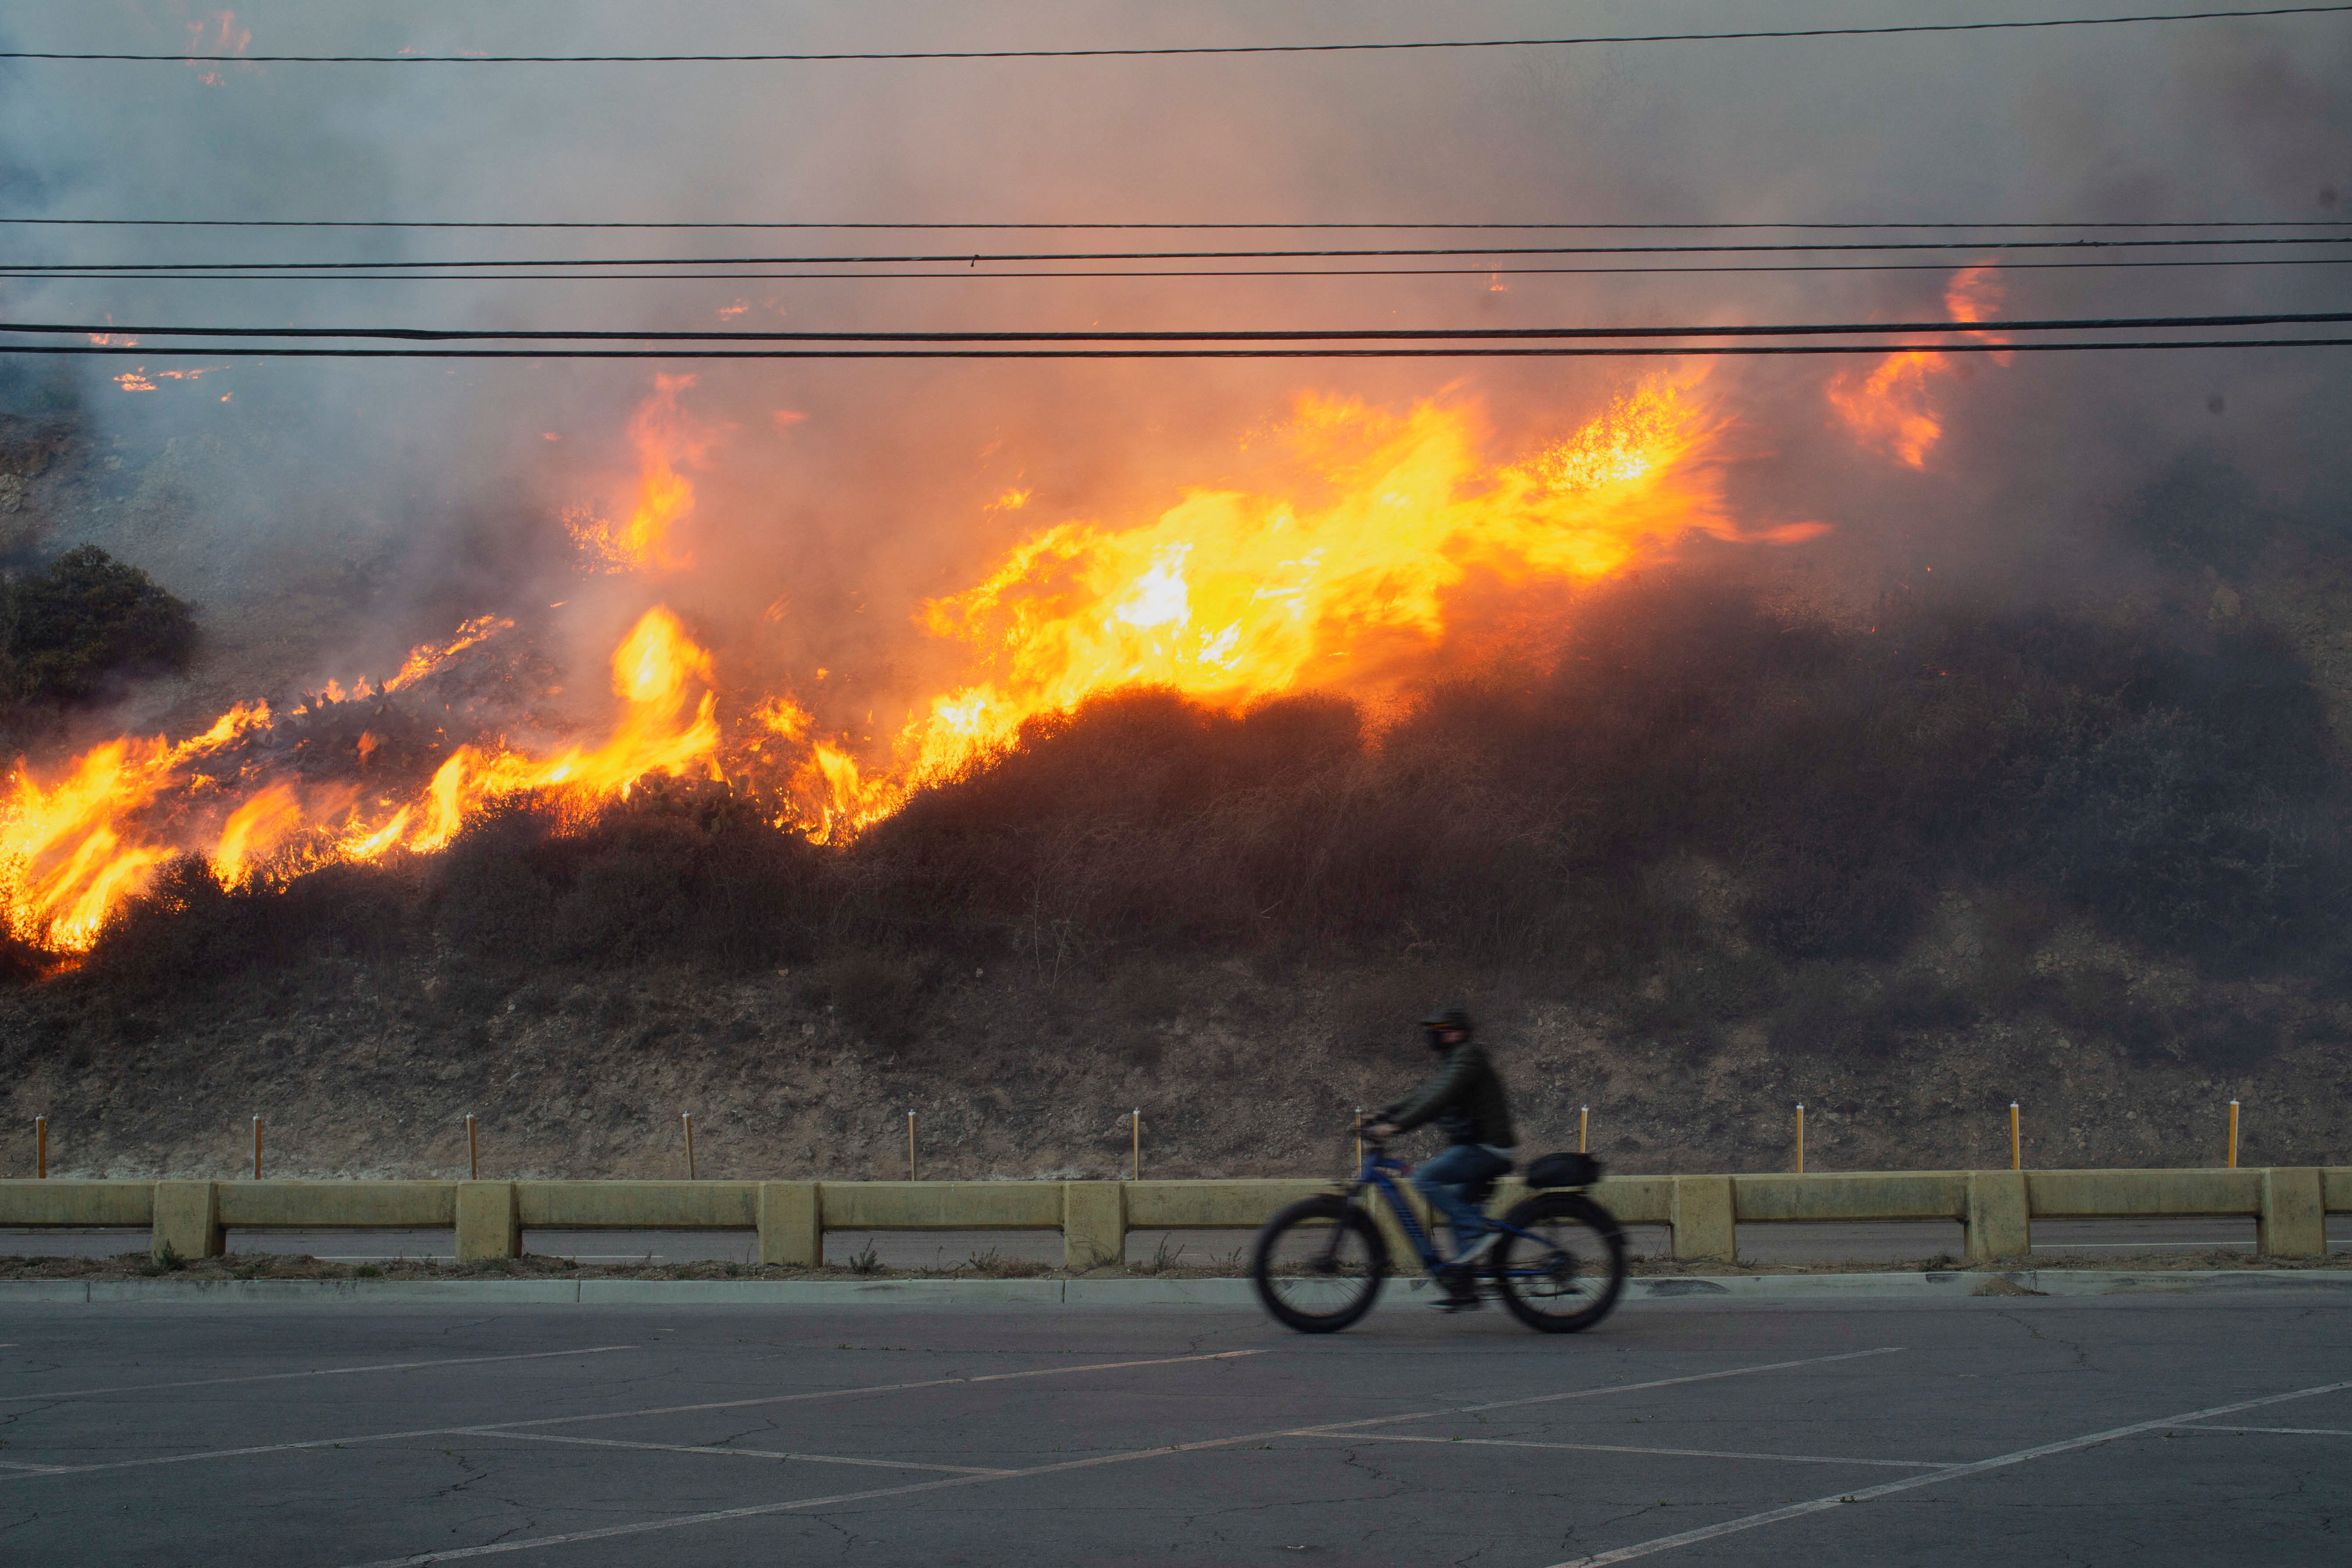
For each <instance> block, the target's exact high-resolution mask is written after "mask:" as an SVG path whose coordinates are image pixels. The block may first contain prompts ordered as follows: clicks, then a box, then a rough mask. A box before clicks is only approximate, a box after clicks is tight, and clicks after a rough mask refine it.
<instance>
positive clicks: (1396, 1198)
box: [1332, 1148, 1552, 1279]
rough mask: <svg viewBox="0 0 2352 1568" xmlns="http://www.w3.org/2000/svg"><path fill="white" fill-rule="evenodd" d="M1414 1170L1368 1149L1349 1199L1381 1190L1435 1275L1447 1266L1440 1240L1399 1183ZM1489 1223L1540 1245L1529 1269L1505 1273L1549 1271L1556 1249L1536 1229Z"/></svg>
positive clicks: (1423, 1262)
mask: <svg viewBox="0 0 2352 1568" xmlns="http://www.w3.org/2000/svg"><path fill="white" fill-rule="evenodd" d="M1411 1171H1412V1166H1410V1165H1407V1164H1406V1163H1404V1162H1403V1161H1402V1160H1394V1159H1391V1158H1390V1157H1389V1156H1388V1155H1386V1154H1384V1153H1382V1152H1381V1151H1380V1150H1379V1149H1378V1148H1368V1149H1366V1150H1365V1151H1364V1163H1363V1164H1362V1165H1361V1166H1360V1168H1359V1169H1358V1170H1357V1172H1356V1174H1355V1177H1354V1179H1353V1180H1351V1181H1350V1182H1349V1184H1348V1201H1349V1203H1358V1202H1361V1201H1362V1196H1363V1192H1364V1189H1365V1188H1367V1187H1370V1188H1372V1189H1374V1190H1376V1191H1377V1192H1379V1194H1381V1197H1382V1198H1384V1199H1386V1200H1387V1202H1388V1205H1389V1212H1390V1213H1391V1214H1393V1215H1396V1220H1397V1224H1398V1225H1399V1226H1401V1227H1402V1229H1403V1231H1404V1234H1405V1239H1406V1240H1408V1241H1410V1242H1412V1249H1413V1251H1414V1252H1415V1253H1416V1254H1418V1255H1419V1256H1420V1258H1421V1267H1422V1270H1423V1272H1424V1273H1427V1274H1434V1273H1436V1272H1437V1270H1438V1269H1439V1268H1442V1267H1444V1262H1445V1260H1444V1258H1440V1257H1438V1256H1437V1243H1436V1242H1435V1240H1434V1239H1433V1238H1432V1237H1431V1236H1430V1233H1429V1232H1428V1231H1425V1230H1423V1229H1422V1227H1421V1219H1420V1216H1419V1215H1415V1214H1414V1213H1413V1212H1412V1203H1411V1202H1410V1201H1408V1200H1407V1199H1406V1197H1405V1195H1404V1189H1403V1188H1402V1187H1401V1186H1399V1185H1398V1184H1397V1180H1396V1179H1397V1178H1398V1177H1399V1176H1402V1175H1405V1174H1408V1173H1410V1172H1411ZM1486 1225H1487V1227H1488V1228H1489V1229H1491V1230H1496V1231H1499V1232H1501V1233H1502V1234H1503V1235H1505V1236H1507V1237H1509V1236H1516V1237H1519V1238H1520V1239H1522V1240H1524V1241H1528V1242H1531V1243H1533V1244H1534V1245H1535V1247H1536V1248H1537V1251H1536V1254H1535V1258H1536V1259H1537V1261H1536V1262H1533V1263H1531V1264H1530V1265H1529V1266H1528V1267H1525V1268H1511V1269H1507V1270H1505V1272H1507V1273H1508V1274H1509V1275H1511V1277H1512V1278H1514V1279H1521V1278H1524V1279H1538V1278H1540V1277H1542V1276H1543V1275H1544V1274H1546V1273H1547V1272H1549V1261H1550V1259H1549V1254H1550V1252H1551V1251H1552V1243H1551V1242H1549V1240H1547V1239H1545V1238H1544V1237H1540V1236H1538V1235H1536V1234H1535V1233H1534V1232H1532V1231H1525V1230H1521V1229H1520V1228H1519V1227H1518V1226H1515V1225H1505V1224H1504V1223H1503V1222H1502V1221H1501V1220H1499V1219H1496V1218H1495V1217H1494V1216H1493V1215H1488V1216H1487V1217H1486ZM1338 1244H1339V1232H1338V1230H1337V1229H1336V1228H1335V1229H1334V1230H1333V1232H1332V1245H1333V1246H1335V1247H1336V1246H1337V1245H1338Z"/></svg>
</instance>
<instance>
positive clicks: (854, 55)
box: [0, 5, 2352, 66]
mask: <svg viewBox="0 0 2352 1568" xmlns="http://www.w3.org/2000/svg"><path fill="white" fill-rule="evenodd" d="M2344 11H2352V5H2273V6H2265V7H2263V8H2261V9H2258V10H2231V11H2160V12H2150V13H2144V14H2142V15H2138V16H2044V17H2029V18H2023V19H2021V20H2016V21H2005V22H1906V23H1895V24H1890V25H1887V26H1875V27H1777V28H1752V29H1747V30H1743V31H1738V32H1719V33H1599V34H1588V35H1585V36H1583V37H1551V38H1426V39H1408V40H1401V41H1398V42H1394V43H1371V42H1366V43H1307V44H1179V45H1167V46H1161V47H1122V48H1095V49H906V50H841V51H835V52H830V53H805V54H786V53H759V54H691V55H492V54H466V55H423V54H396V55H219V54H213V55H202V54H187V53H179V54H152V53H128V52H115V51H94V50H62V49H11V50H0V59H7V60H92V61H143V62H150V63H154V64H162V65H181V64H196V65H377V66H512V65H541V66H553V65H755V64H778V65H795V64H799V65H808V64H822V63H826V62H832V61H845V60H1066V59H1141V58H1168V57H1175V56H1202V55H1332V54H1372V53H1397V52H1402V51H1412V50H1431V49H1528V48H1560V47H1570V46H1573V45H1586V44H1701V43H1730V42H1739V41H1767V40H1775V39H1782V40H1786V39H1800V38H1876V37H1898V36H1902V35H1906V34H1922V33H2008V32H2025V31H2031V30H2035V29H2043V28H2051V27H2115V26H2132V25H2135V24H2139V23H2147V22H2211V21H2223V20H2234V19H2241V18H2247V17H2257V16H2326V15H2329V14H2332V13H2337V12H2344Z"/></svg>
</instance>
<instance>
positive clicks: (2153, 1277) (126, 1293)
mask: <svg viewBox="0 0 2352 1568" xmlns="http://www.w3.org/2000/svg"><path fill="white" fill-rule="evenodd" d="M1996 1281H1999V1282H2000V1284H1999V1285H1996V1283H1995V1282H1996ZM1396 1283H1398V1284H1402V1283H1403V1282H1402V1281H1401V1280H1400V1281H1397V1282H1396ZM2003 1287H2005V1288H2003ZM2226 1290H2252V1291H2267V1292H2280V1291H2293V1292H2297V1293H2307V1292H2314V1291H2319V1292H2336V1293H2340V1294H2343V1295H2346V1296H2347V1297H2352V1269H2346V1270H2333V1269H2331V1270H2329V1271H2327V1272H2326V1273H2324V1274H2323V1273H2318V1272H2304V1271H2292V1272H2290V1271H2284V1270H2282V1271H2272V1270H2263V1269H2187V1268H2183V1269H2164V1270H2149V1271H2139V1272H2126V1271H2122V1270H2116V1269H2090V1268H2065V1269H2059V1268H2039V1269H2037V1268H2019V1269H2012V1270H2008V1271H2005V1272H2000V1273H1991V1272H1971V1271H1964V1270H1958V1269H1955V1270H1950V1271H1941V1272H1936V1273H1927V1274H1715V1275H1682V1276H1669V1277H1638V1278H1635V1279H1629V1280H1628V1281H1626V1287H1625V1297H1624V1304H1626V1305H1628V1306H1640V1305H1643V1304H1645V1303H1648V1302H1652V1301H1677V1300H1681V1301H1716V1300H1724V1301H1736V1300H1895V1301H1925V1300H1957V1299H1960V1298H1966V1297H1973V1296H2021V1295H2041V1296H2186V1295H2207V1294H2210V1293H2213V1292H2216V1291H2226ZM167 1301H168V1302H221V1303H227V1302H237V1303H253V1304H262V1303H280V1304H287V1305H310V1306H316V1305H322V1304H326V1303H330V1302H349V1303H352V1304H354V1305H378V1304H393V1303H401V1304H415V1305H431V1304H442V1303H447V1304H455V1303H459V1302H465V1303H499V1304H503V1305H507V1306H533V1307H538V1306H574V1305H577V1306H607V1307H656V1306H659V1307H688V1306H760V1307H848V1306H866V1307H1255V1306H1256V1305H1257V1296H1256V1293H1255V1290H1254V1289H1252V1288H1251V1285H1250V1282H1249V1281H1248V1280H1246V1279H876V1280H849V1279H387V1280H381V1281H377V1280H364V1281H363V1280H355V1279H10V1280H0V1308H5V1307H17V1306H27V1307H28V1306H36V1305H41V1306H64V1305H68V1304H70V1305H76V1306H81V1305H98V1304H121V1303H160V1302H167Z"/></svg>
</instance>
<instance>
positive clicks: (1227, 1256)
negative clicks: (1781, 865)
mask: <svg viewBox="0 0 2352 1568" xmlns="http://www.w3.org/2000/svg"><path fill="white" fill-rule="evenodd" d="M1254 1235H1255V1233H1254V1232H1251V1231H1246V1230H1167V1231H1151V1230H1138V1231H1129V1233H1128V1237H1127V1256H1128V1259H1129V1261H1130V1262H1134V1263H1150V1262H1153V1261H1155V1260H1164V1261H1167V1262H1171V1263H1175V1264H1179V1265H1181V1266H1182V1267H1185V1268H1229V1269H1232V1270H1234V1271H1236V1272H1237V1271H1239V1269H1240V1268H1241V1267H1242V1266H1243V1264H1244V1262H1245V1261H1246V1260H1247V1258H1248V1257H1249V1246H1250V1242H1251V1239H1252V1237H1253V1236H1254ZM1626 1237H1627V1240H1628V1242H1629V1243H1630V1245H1631V1246H1632V1247H1633V1252H1634V1254H1635V1256H1637V1257H1648V1258H1664V1257H1666V1256H1668V1255H1669V1254H1670V1253H1671V1252H1672V1250H1673V1245H1672V1240H1671V1237H1670V1236H1669V1234H1668V1232H1667V1231H1666V1229H1665V1227H1664V1226H1627V1227H1626ZM1964 1241H1965V1238H1964V1237H1963V1236H1962V1233H1961V1230H1960V1227H1959V1226H1958V1225H1957V1224H1954V1223H1951V1222H1949V1221H1935V1220H1914V1221H1903V1222H1898V1223H1890V1224H1843V1223H1841V1224H1827V1225H1807V1224H1779V1225H1758V1224H1748V1225H1743V1226H1740V1227H1739V1256H1740V1258H1741V1259H1742V1261H1745V1262H1749V1263H1898V1262H1916V1261H1918V1260H1920V1259H1923V1258H1933V1257H1935V1256H1936V1255H1937V1254H1938V1253H1943V1254H1947V1255H1948V1256H1950V1257H1954V1258H1957V1257H1958V1256H1959V1255H1960V1253H1961V1250H1962V1247H1963V1245H1964ZM455 1243H456V1238H455V1237H454V1236H453V1235H452V1233H451V1232H449V1231H446V1230H345V1231H333V1230H320V1231H291V1230H232V1231H230V1232H229V1233H228V1246H229V1250H230V1251H232V1252H272V1253H280V1254H288V1255H299V1254H304V1253H307V1254H309V1255H310V1256H312V1257H315V1258H326V1259H330V1260H332V1261H335V1262H344V1263H364V1262H381V1261H385V1260H388V1259H392V1258H443V1259H447V1258H450V1257H451V1255H452V1251H451V1249H452V1247H454V1246H455ZM2327 1245H2328V1247H2329V1249H2330V1250H2331V1251H2336V1252H2352V1215H2329V1216H2328V1221H2327ZM147 1246H148V1239H147V1233H146V1232H145V1231H143V1230H0V1256H6V1255H10V1254H14V1255H17V1256H28V1257H61V1258H105V1257H113V1256H116V1255H118V1254H121V1253H126V1252H144V1251H146V1250H147ZM824 1247H825V1257H826V1258H827V1260H828V1261H831V1262H834V1263H845V1262H847V1261H849V1260H850V1259H852V1258H856V1257H857V1256H858V1255H859V1254H860V1253H862V1252H864V1251H865V1250H866V1248H867V1247H871V1248H872V1249H873V1252H874V1258H875V1261H876V1262H877V1263H878V1264H880V1265H881V1266H882V1267H884V1268H935V1269H952V1268H959V1267H972V1266H985V1265H987V1264H989V1263H992V1262H1030V1263H1049V1264H1056V1265H1058V1264H1059V1263H1060V1262H1061V1260H1062V1237H1061V1233H1060V1232H1058V1231H1049V1230H1048V1231H1039V1230H992V1231H833V1232H830V1233H828V1234H827V1235H826V1237H825V1238H824ZM523 1248H524V1250H525V1251H527V1252H534V1253H539V1254H541V1255H543V1256H549V1257H560V1258H575V1259H577V1260H579V1261H580V1262H583V1263H609V1264H624V1263H697V1262H704V1261H711V1260H718V1261H726V1260H730V1259H731V1260H733V1261H734V1262H737V1263H746V1264H748V1263H753V1262H756V1261H757V1260H758V1258H759V1255H760V1244H759V1239H758V1237H757V1236H756V1235H754V1233H752V1232H751V1231H748V1230H614V1231H583V1230H535V1231H530V1232H527V1233H525V1235H524V1237H523ZM2253 1250H2254V1222H2253V1221H2252V1220H2251V1219H2245V1218H2235V1219H2115V1220H2109V1219H2045V1220H2040V1221H2037V1222H2035V1224H2034V1226H2033V1251H2034V1255H2035V1256H2036V1257H2038V1258H2078V1259H2081V1260H2083V1261H2085V1262H2091V1261H2095V1260H2097V1259H2100V1258H2118V1257H2126V1256H2134V1255H2137V1254H2141V1253H2150V1252H2167V1251H2177V1252H2196V1253H2208V1252H2232V1251H2234V1252H2242V1253H2247V1254H2252V1252H2253Z"/></svg>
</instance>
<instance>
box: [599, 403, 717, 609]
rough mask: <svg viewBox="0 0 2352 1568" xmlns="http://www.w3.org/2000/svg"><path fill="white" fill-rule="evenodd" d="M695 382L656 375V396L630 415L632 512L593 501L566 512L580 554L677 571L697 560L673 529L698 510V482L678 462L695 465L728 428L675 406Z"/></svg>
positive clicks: (615, 564)
mask: <svg viewBox="0 0 2352 1568" xmlns="http://www.w3.org/2000/svg"><path fill="white" fill-rule="evenodd" d="M693 384H694V377H692V376H690V375H656V376H655V377H654V392H653V395H652V396H650V397H648V398H646V400H645V402H644V403H642V404H640V405H638V406H637V410H636V412H635V414H633V415H631V416H629V444H630V445H631V446H632V447H635V448H636V452H637V460H638V474H637V490H636V495H635V498H634V499H633V500H631V502H630V503H629V509H628V513H627V515H626V517H625V518H624V519H623V520H622V521H619V522H614V521H610V520H609V519H607V518H605V517H604V516H602V515H601V514H599V513H597V512H596V511H594V510H591V509H588V508H584V507H583V508H574V509H573V510H571V511H570V512H567V513H566V514H565V516H564V519H563V524H564V527H565V529H566V530H567V531H569V532H570V533H571V535H572V542H573V543H574V544H576V545H578V546H579V548H580V551H581V553H582V554H583V555H585V556H586V557H587V558H588V559H589V560H590V561H592V562H593V563H596V564H597V565H598V566H599V567H601V568H602V569H604V570H605V571H613V572H622V571H633V570H635V571H642V570H648V569H650V570H654V571H661V572H677V571H683V570H684V569H685V568H687V567H688V566H691V565H692V564H694V558H693V555H692V553H691V552H688V550H687V549H686V548H685V546H684V545H683V544H682V543H681V542H679V541H678V540H677V538H676V537H675V531H676V529H677V525H678V523H680V522H681V521H684V520H685V518H686V516H687V514H688V513H689V512H691V511H693V510H694V483H693V481H692V480H690V479H688V478H687V477H686V476H685V475H684V474H683V473H681V472H679V469H680V468H681V467H687V468H692V467H698V466H699V465H701V464H702V463H704V462H706V461H708V460H709V456H710V453H711V450H712V448H713V447H717V446H718V444H719V437H721V436H723V435H725V434H726V428H725V426H712V425H707V424H705V423H703V422H701V421H700V420H698V419H696V418H694V417H693V416H690V415H688V413H687V412H686V411H685V410H684V409H682V408H680V407H679V406H678V395H679V394H681V393H683V392H685V391H686V390H687V389H688V388H689V387H691V386H692V385H693Z"/></svg>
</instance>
